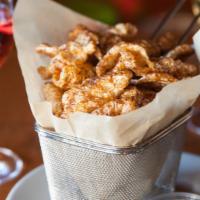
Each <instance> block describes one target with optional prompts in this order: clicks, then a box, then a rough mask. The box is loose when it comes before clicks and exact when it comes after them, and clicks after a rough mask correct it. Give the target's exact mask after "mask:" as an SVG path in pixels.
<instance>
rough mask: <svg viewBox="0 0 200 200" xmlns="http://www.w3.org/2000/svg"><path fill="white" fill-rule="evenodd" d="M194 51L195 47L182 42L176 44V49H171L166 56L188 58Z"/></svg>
mask: <svg viewBox="0 0 200 200" xmlns="http://www.w3.org/2000/svg"><path fill="white" fill-rule="evenodd" d="M193 53H194V49H193V48H192V47H191V45H189V44H181V45H178V46H176V47H175V48H174V49H172V50H170V51H169V52H168V53H167V54H166V57H169V58H173V59H178V58H187V57H189V56H190V55H192V54H193Z"/></svg>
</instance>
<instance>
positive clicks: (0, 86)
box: [0, 49, 200, 200]
mask: <svg viewBox="0 0 200 200" xmlns="http://www.w3.org/2000/svg"><path fill="white" fill-rule="evenodd" d="M33 124H34V119H33V116H32V114H31V112H30V108H29V105H28V102H27V96H26V93H25V88H24V82H23V79H22V75H21V71H20V68H19V64H18V61H17V55H16V50H15V49H13V50H12V52H11V53H10V55H9V58H8V60H7V62H6V63H5V65H4V66H3V68H1V69H0V147H7V148H10V149H12V150H13V151H14V152H16V153H17V154H18V155H19V156H20V157H21V158H22V159H23V161H24V170H23V172H22V174H21V175H20V176H19V177H18V178H17V179H15V180H13V181H10V182H8V183H6V184H4V185H3V186H0V200H4V199H5V198H6V196H7V194H8V192H9V191H10V189H11V188H12V187H13V185H14V184H15V183H16V182H17V181H18V180H19V179H20V178H21V177H22V176H23V175H25V174H26V173H27V172H29V171H30V170H32V169H33V168H35V167H37V166H38V165H41V164H42V158H41V152H40V147H39V143H38V138H37V135H36V133H35V132H34V130H33ZM185 150H186V151H189V152H192V153H196V154H200V137H198V136H196V135H195V134H192V133H188V136H187V143H186V146H185Z"/></svg>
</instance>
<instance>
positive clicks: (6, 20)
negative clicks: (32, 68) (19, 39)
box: [0, 0, 23, 185]
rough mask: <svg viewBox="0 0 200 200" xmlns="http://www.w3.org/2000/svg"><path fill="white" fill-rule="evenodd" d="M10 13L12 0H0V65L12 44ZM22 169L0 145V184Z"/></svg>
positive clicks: (18, 159) (9, 152)
mask: <svg viewBox="0 0 200 200" xmlns="http://www.w3.org/2000/svg"><path fill="white" fill-rule="evenodd" d="M12 14H13V1H12V0H0V67H1V66H2V65H3V64H4V62H5V60H6V58H7V56H8V53H9V51H10V49H11V47H12V45H13V38H12ZM0 73H1V71H0ZM22 169H23V162H22V160H21V159H20V158H19V157H18V156H17V155H16V154H15V153H14V152H13V151H11V150H10V149H7V148H2V147H0V185H1V184H3V183H5V182H7V181H8V180H11V179H13V178H15V177H16V176H18V175H19V174H20V172H21V171H22Z"/></svg>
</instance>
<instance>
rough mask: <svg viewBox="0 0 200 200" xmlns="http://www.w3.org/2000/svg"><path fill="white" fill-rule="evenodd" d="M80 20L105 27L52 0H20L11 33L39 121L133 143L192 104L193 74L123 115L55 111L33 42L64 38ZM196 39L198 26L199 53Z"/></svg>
mask: <svg viewBox="0 0 200 200" xmlns="http://www.w3.org/2000/svg"><path fill="white" fill-rule="evenodd" d="M78 23H82V24H86V25H87V26H88V27H89V28H90V29H92V30H95V31H101V30H102V29H104V28H105V27H106V25H104V24H102V23H100V22H97V21H94V20H92V19H89V18H87V17H85V16H82V15H80V14H78V13H76V12H73V11H72V10H70V9H68V8H65V7H63V6H61V5H59V4H57V3H55V2H52V1H50V0H18V3H17V6H16V10H15V13H14V38H15V43H16V47H17V51H18V58H19V62H20V66H21V70H22V73H23V77H24V80H25V85H26V92H27V95H28V100H29V103H30V106H31V110H32V113H33V115H34V117H35V119H36V121H37V123H38V124H39V125H41V126H42V127H44V128H54V129H55V131H57V132H60V133H63V134H67V135H72V136H76V137H79V138H83V139H87V140H91V141H94V142H98V143H102V144H109V145H113V146H119V147H122V146H129V145H135V144H137V143H138V142H140V141H141V140H143V139H144V138H146V137H149V136H151V135H152V134H155V133H156V132H158V131H159V130H161V129H163V128H164V127H166V126H167V125H169V124H170V123H171V122H172V121H173V120H174V119H175V118H176V117H178V116H179V115H180V114H182V113H183V112H184V111H185V110H186V109H187V108H189V107H191V105H192V104H193V103H194V101H195V100H196V98H197V97H198V95H199V94H200V76H196V77H193V78H188V79H186V80H182V81H179V82H176V83H173V84H170V85H168V86H167V87H165V88H164V89H163V90H162V91H161V92H160V93H158V94H157V96H156V98H155V99H154V100H153V101H152V102H151V103H150V104H148V105H146V106H144V107H142V108H140V109H137V110H135V111H133V112H130V113H128V114H124V115H121V116H116V117H108V116H95V115H91V114H87V113H73V114H71V115H70V117H69V118H68V119H60V118H57V117H55V116H53V115H52V112H51V105H50V103H48V102H46V101H45V100H44V97H43V94H42V89H41V88H42V85H43V81H42V80H41V78H40V76H39V75H38V73H37V67H38V66H40V65H44V66H45V65H47V64H48V62H49V60H48V59H46V58H45V57H44V56H40V55H37V54H36V53H35V47H36V46H37V45H38V44H40V43H43V42H47V43H50V44H53V45H60V44H63V43H65V41H66V36H67V33H68V31H69V30H70V29H72V28H73V27H74V26H75V25H76V24H78ZM199 40H200V32H199V33H198V34H196V36H195V40H194V41H195V45H194V46H195V48H196V50H197V54H198V55H200V53H199V52H200V48H199V45H198V44H200V42H198V41H199ZM196 43H198V44H196ZM199 57H200V56H199Z"/></svg>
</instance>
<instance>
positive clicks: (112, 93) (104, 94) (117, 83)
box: [62, 70, 132, 118]
mask: <svg viewBox="0 0 200 200" xmlns="http://www.w3.org/2000/svg"><path fill="white" fill-rule="evenodd" d="M131 78H132V72H131V71H129V70H124V71H123V72H121V73H114V72H113V73H109V74H106V75H104V76H102V77H100V78H96V79H90V80H88V81H86V82H84V83H83V84H82V85H81V86H80V87H74V88H72V89H70V90H68V91H66V92H65V93H64V95H63V98H62V104H63V108H64V112H63V114H62V117H64V118H65V117H67V116H68V115H69V113H70V112H88V113H90V112H92V111H93V110H95V109H97V108H99V107H101V106H102V105H103V104H105V103H106V102H108V101H110V100H112V99H115V98H116V97H117V96H119V95H120V94H121V93H122V92H123V90H124V89H125V88H126V87H127V86H128V85H129V82H130V80H131Z"/></svg>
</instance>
